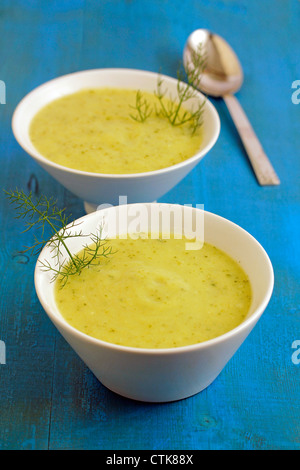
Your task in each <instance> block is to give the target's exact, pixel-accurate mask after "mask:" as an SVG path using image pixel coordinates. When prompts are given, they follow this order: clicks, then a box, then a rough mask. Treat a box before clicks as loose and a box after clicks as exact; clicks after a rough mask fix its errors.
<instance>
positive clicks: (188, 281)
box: [55, 237, 251, 348]
mask: <svg viewBox="0 0 300 470" xmlns="http://www.w3.org/2000/svg"><path fill="white" fill-rule="evenodd" d="M186 241H187V240H186V239H184V238H183V239H174V238H172V239H168V240H162V239H161V238H157V239H150V238H149V237H148V238H141V237H140V238H138V239H135V240H133V239H132V238H128V239H116V240H111V241H110V244H111V246H112V247H113V249H114V251H115V253H114V254H113V255H111V257H110V258H109V261H107V260H106V261H101V266H99V267H98V266H94V267H90V268H89V269H84V270H83V271H82V272H81V274H80V275H79V276H70V278H69V280H68V282H67V283H66V285H65V286H64V287H63V288H60V285H59V281H56V285H55V296H56V303H57V306H58V309H59V311H60V312H61V314H62V315H63V317H64V318H65V319H66V321H67V322H68V323H70V324H71V325H72V326H74V327H75V328H77V329H78V330H80V331H82V332H84V333H86V334H88V335H90V336H93V337H95V338H98V339H101V340H104V341H108V342H110V343H115V344H120V345H125V346H133V347H138V348H172V347H178V346H185V345H190V344H195V343H199V342H202V341H206V340H209V339H211V338H214V337H216V336H219V335H222V334H223V333H226V332H227V331H229V330H231V329H233V328H235V327H236V326H237V325H239V324H240V323H241V322H242V321H243V320H244V319H245V316H246V315H247V313H248V311H249V307H250V303H251V287H250V283H249V280H248V278H247V276H246V274H245V272H244V271H243V270H242V269H241V267H240V266H239V264H238V263H237V262H236V261H234V260H233V259H231V258H230V257H229V256H228V255H226V254H225V253H224V252H222V251H220V250H219V249H217V248H215V247H214V246H212V245H209V244H206V243H205V244H204V245H203V247H202V248H201V249H200V250H186V249H185V243H186Z"/></svg>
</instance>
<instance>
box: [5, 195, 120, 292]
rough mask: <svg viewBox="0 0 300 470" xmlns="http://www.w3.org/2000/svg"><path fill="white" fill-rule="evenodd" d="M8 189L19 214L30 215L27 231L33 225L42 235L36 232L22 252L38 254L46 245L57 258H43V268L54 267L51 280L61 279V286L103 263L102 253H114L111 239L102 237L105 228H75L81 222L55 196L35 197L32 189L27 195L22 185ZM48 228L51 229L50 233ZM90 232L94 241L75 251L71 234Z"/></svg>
mask: <svg viewBox="0 0 300 470" xmlns="http://www.w3.org/2000/svg"><path fill="white" fill-rule="evenodd" d="M4 192H5V195H6V197H7V198H8V199H9V201H10V202H11V203H12V204H14V205H15V208H16V211H17V215H16V218H18V219H27V220H26V222H25V227H26V228H25V230H24V231H23V233H24V232H28V231H29V230H31V229H33V228H35V229H37V230H39V231H40V237H39V238H38V237H37V236H36V235H34V243H33V245H32V246H28V247H26V248H25V249H24V250H23V251H22V253H25V252H28V251H29V252H30V253H31V254H34V255H36V254H38V253H39V252H40V251H41V249H42V248H43V246H44V245H47V246H48V247H49V248H50V250H51V255H52V258H53V260H54V262H53V263H51V262H50V261H49V260H46V259H45V260H44V261H43V260H39V261H40V265H41V268H42V269H43V270H45V271H51V273H52V274H53V276H52V279H51V281H55V280H56V279H58V280H59V282H60V283H61V286H64V285H65V284H66V282H67V280H68V278H69V276H71V275H75V274H77V275H78V274H80V273H81V272H82V270H83V269H85V268H87V267H90V266H95V265H99V259H100V258H101V257H104V258H107V257H108V256H109V255H111V254H112V253H113V252H112V247H110V246H107V240H105V239H103V238H101V230H100V233H96V234H83V233H82V231H81V230H79V231H75V232H74V231H71V229H72V228H73V227H76V225H79V224H76V222H75V221H72V222H70V221H69V219H70V217H68V216H67V215H66V214H65V209H58V207H57V206H56V201H55V200H54V199H53V198H49V199H48V198H47V197H46V196H44V195H42V196H40V197H38V198H36V199H35V200H33V196H32V193H31V192H30V193H29V194H28V195H27V194H25V193H24V191H22V190H18V189H16V190H15V191H4ZM47 228H49V229H50V235H49V237H48V231H47ZM46 233H47V236H46ZM87 236H89V238H90V244H89V245H86V244H85V245H83V246H82V249H81V251H79V253H76V254H74V253H71V251H70V249H69V247H68V245H67V243H66V241H67V240H68V239H70V238H79V237H87ZM49 238H50V240H49ZM63 251H64V252H65V253H64V254H63ZM65 255H67V256H65Z"/></svg>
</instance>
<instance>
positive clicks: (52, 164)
mask: <svg viewBox="0 0 300 470" xmlns="http://www.w3.org/2000/svg"><path fill="white" fill-rule="evenodd" d="M97 72H107V73H112V72H116V73H135V74H139V75H153V76H154V75H155V76H158V75H159V76H161V77H162V78H163V79H165V80H169V81H171V82H173V83H177V79H175V78H174V77H170V76H168V75H164V74H159V73H157V72H151V71H148V70H140V69H129V68H101V69H87V70H80V71H78V72H72V73H69V74H65V75H61V76H59V77H56V78H53V79H52V80H48V81H47V82H45V83H43V84H41V85H39V86H37V87H36V88H34V89H33V90H32V91H30V92H29V93H27V95H25V96H24V97H23V98H22V99H21V101H20V102H19V103H18V105H17V106H16V108H15V110H14V112H13V116H12V131H13V134H14V136H15V139H16V140H17V142H18V143H19V145H20V146H21V147H22V148H23V150H25V151H26V152H27V153H28V154H29V155H31V156H32V157H33V158H35V159H36V160H37V161H40V162H41V163H44V164H46V165H48V166H50V167H53V168H56V169H58V170H63V171H66V172H68V173H72V174H76V175H84V176H92V177H94V178H95V177H96V178H97V177H99V178H117V179H127V178H136V179H138V178H143V177H145V176H152V175H157V174H164V173H168V172H169V171H171V170H173V169H177V168H181V167H184V166H186V165H188V164H190V163H192V162H193V161H194V160H198V159H199V156H200V157H202V156H204V155H206V154H207V153H208V152H209V151H210V150H211V148H212V147H213V146H214V145H215V143H216V141H217V139H218V137H219V134H220V128H221V124H220V118H219V114H218V112H217V110H216V108H215V107H214V105H213V104H212V103H211V102H210V101H209V100H208V99H207V97H206V96H205V95H203V94H202V93H201V92H200V91H199V90H196V92H197V94H198V95H199V97H201V98H202V99H206V106H208V108H209V110H210V112H212V114H213V116H214V120H215V131H214V136H213V138H212V139H211V141H210V142H209V143H208V144H207V145H206V146H205V147H204V148H203V149H201V151H199V152H197V153H196V154H195V155H193V156H192V157H190V158H187V159H186V160H184V161H183V162H179V163H176V164H175V165H171V166H168V167H165V168H160V169H159V170H152V171H147V172H141V173H124V174H122V173H96V172H91V171H82V170H76V169H75V168H70V167H67V166H64V165H60V164H58V163H55V162H53V161H51V160H49V159H48V158H46V157H44V156H43V155H42V154H41V153H39V152H38V151H37V150H35V149H34V151H33V150H32V149H29V147H28V146H27V145H26V144H24V142H23V140H22V138H20V135H19V132H18V128H17V125H16V121H17V118H18V114H19V112H20V109H21V108H22V106H23V105H24V103H26V102H27V101H28V100H30V99H31V98H32V97H33V96H34V95H35V93H36V92H38V91H40V90H42V89H43V88H44V87H45V88H46V87H48V86H50V85H51V84H53V83H56V82H59V81H62V80H67V79H68V78H72V77H74V76H78V75H81V74H82V75H83V74H90V73H97ZM183 83H184V82H183ZM83 89H84V87H83ZM72 93H73V92H71V93H70V94H72ZM64 96H67V95H64ZM53 101H54V100H53ZM32 146H33V144H32ZM33 147H34V146H33Z"/></svg>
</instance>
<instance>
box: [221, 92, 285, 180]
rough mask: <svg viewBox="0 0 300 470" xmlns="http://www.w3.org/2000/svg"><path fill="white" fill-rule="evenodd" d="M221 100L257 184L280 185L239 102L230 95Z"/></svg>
mask: <svg viewBox="0 0 300 470" xmlns="http://www.w3.org/2000/svg"><path fill="white" fill-rule="evenodd" d="M223 98H224V101H225V103H226V105H227V108H228V110H229V112H230V115H231V117H232V120H233V122H234V123H235V125H236V128H237V130H238V132H239V135H240V137H241V139H242V142H243V144H244V147H245V150H246V152H247V154H248V157H249V160H250V162H251V164H252V167H253V170H254V173H255V175H256V178H257V180H258V182H259V184H260V185H261V186H268V185H269V186H270V185H278V184H280V181H279V178H278V176H277V175H276V173H275V170H274V168H273V166H272V165H271V163H270V160H269V159H268V157H267V155H266V154H265V152H264V150H263V148H262V146H261V144H260V142H259V140H258V138H257V136H256V134H255V132H254V130H253V128H252V126H251V124H250V122H249V120H248V118H247V116H246V114H245V112H244V110H243V108H242V106H241V105H240V103H239V101H238V100H237V99H236V97H235V96H233V95H231V94H227V95H224V96H223Z"/></svg>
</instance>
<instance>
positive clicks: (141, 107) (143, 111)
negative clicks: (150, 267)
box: [129, 90, 152, 122]
mask: <svg viewBox="0 0 300 470" xmlns="http://www.w3.org/2000/svg"><path fill="white" fill-rule="evenodd" d="M130 107H131V108H132V109H135V110H136V112H137V113H136V114H135V115H134V114H130V115H129V116H130V117H131V118H132V119H134V120H135V121H138V122H144V121H146V119H147V118H148V117H149V116H150V115H151V113H152V110H151V107H150V105H149V103H148V102H147V100H146V99H145V98H143V95H142V93H141V91H140V90H138V91H137V92H136V99H135V106H130Z"/></svg>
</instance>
